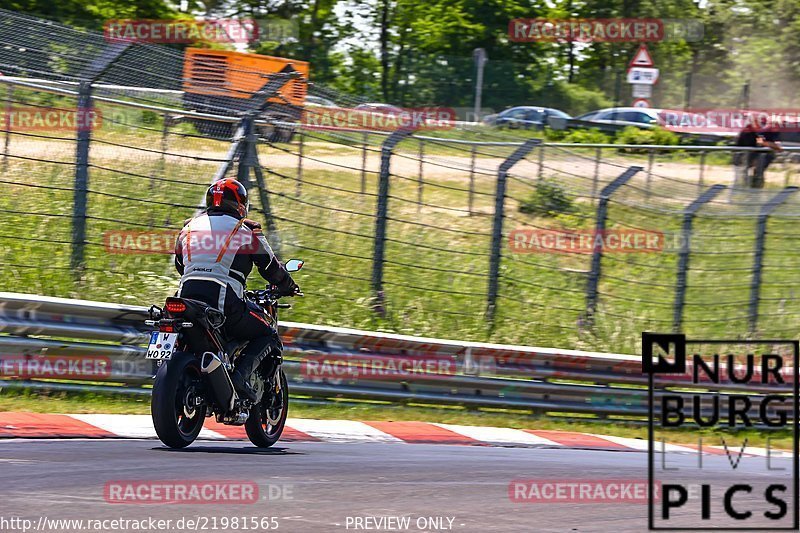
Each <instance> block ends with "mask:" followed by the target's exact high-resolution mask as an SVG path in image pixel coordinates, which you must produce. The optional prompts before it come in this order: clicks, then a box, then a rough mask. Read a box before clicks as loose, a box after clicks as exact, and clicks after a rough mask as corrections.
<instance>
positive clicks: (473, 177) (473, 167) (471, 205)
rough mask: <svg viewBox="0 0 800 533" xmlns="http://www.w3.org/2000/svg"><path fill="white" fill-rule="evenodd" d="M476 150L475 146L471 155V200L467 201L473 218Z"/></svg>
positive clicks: (471, 150) (471, 149)
mask: <svg viewBox="0 0 800 533" xmlns="http://www.w3.org/2000/svg"><path fill="white" fill-rule="evenodd" d="M476 150H477V146H476V145H474V144H473V145H472V148H470V154H469V199H468V200H467V202H468V205H469V207H468V211H469V216H472V207H473V204H474V202H475V153H476Z"/></svg>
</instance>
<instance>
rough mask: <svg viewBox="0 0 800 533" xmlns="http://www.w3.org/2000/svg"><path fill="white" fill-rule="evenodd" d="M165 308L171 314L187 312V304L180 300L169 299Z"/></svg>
mask: <svg viewBox="0 0 800 533" xmlns="http://www.w3.org/2000/svg"><path fill="white" fill-rule="evenodd" d="M165 307H166V308H167V311H169V312H170V313H183V312H184V311H186V304H185V303H183V302H182V301H180V300H172V299H168V300H167V304H166V306H165Z"/></svg>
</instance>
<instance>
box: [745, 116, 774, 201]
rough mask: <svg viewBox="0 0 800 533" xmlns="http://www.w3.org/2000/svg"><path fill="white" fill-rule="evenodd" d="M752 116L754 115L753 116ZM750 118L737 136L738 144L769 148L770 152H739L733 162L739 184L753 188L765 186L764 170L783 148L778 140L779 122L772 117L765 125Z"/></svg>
mask: <svg viewBox="0 0 800 533" xmlns="http://www.w3.org/2000/svg"><path fill="white" fill-rule="evenodd" d="M751 118H752V117H751ZM754 122H755V121H754V120H752V119H751V120H749V121H748V124H747V126H745V128H744V129H743V130H742V131H741V132H739V135H738V137H736V143H735V145H736V146H742V147H749V148H769V149H770V151H769V152H737V153H736V154H734V159H733V164H734V167H735V170H736V182H737V184H745V185H746V186H748V187H750V188H753V189H763V188H764V172H766V170H767V167H768V166H769V165H770V163H772V161H774V160H775V154H776V153H777V152H780V151H782V150H783V147H782V146H781V143H780V142H779V141H778V138H779V133H778V128H777V124H776V123H775V121H774V120H772V119H770V120H769V121H768V122H767V124H766V125H765V126H763V127H759V126H758V125H757V124H755V123H754Z"/></svg>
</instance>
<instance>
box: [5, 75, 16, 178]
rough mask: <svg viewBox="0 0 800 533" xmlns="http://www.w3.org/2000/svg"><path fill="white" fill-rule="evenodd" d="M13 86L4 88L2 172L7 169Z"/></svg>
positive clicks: (9, 85)
mask: <svg viewBox="0 0 800 533" xmlns="http://www.w3.org/2000/svg"><path fill="white" fill-rule="evenodd" d="M13 102H14V85H12V84H10V83H9V84H8V86H7V87H6V124H5V133H6V137H5V141H4V142H3V172H5V171H6V169H7V168H8V146H9V143H10V142H11V114H12V113H13V111H14V110H13V105H14V103H13Z"/></svg>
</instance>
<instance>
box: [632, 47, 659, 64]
mask: <svg viewBox="0 0 800 533" xmlns="http://www.w3.org/2000/svg"><path fill="white" fill-rule="evenodd" d="M628 66H629V67H652V66H653V58H652V57H650V51H649V50H647V46H646V45H644V44H642V45H641V46H640V47H639V49H638V50H637V51H636V54H634V56H633V59H631V62H630V63H628Z"/></svg>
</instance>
